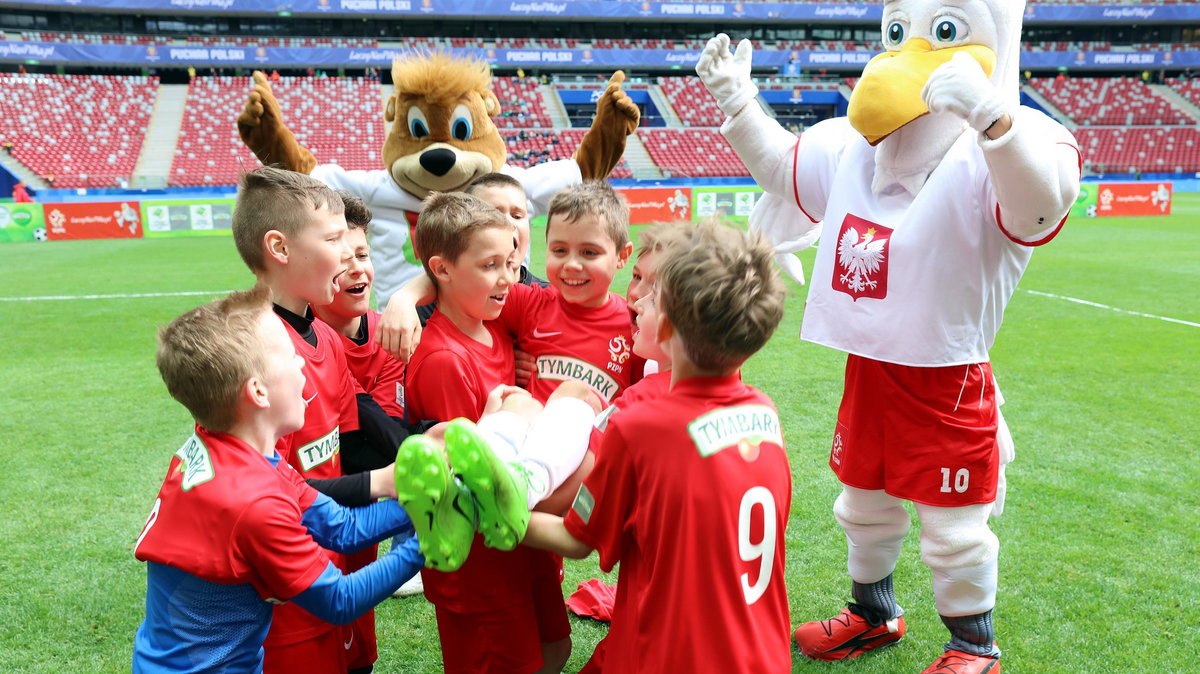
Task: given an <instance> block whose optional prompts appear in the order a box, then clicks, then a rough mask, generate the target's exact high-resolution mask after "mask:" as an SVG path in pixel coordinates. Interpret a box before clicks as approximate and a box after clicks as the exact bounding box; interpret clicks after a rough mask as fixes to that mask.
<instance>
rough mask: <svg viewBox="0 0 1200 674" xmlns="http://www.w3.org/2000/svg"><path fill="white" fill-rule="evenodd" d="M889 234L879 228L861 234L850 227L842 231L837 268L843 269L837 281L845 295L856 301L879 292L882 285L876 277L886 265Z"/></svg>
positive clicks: (847, 226)
mask: <svg viewBox="0 0 1200 674" xmlns="http://www.w3.org/2000/svg"><path fill="white" fill-rule="evenodd" d="M884 229H886V228H884ZM889 233H890V231H887V232H882V233H881V232H880V230H879V228H876V227H867V228H866V231H865V232H863V233H862V234H859V232H858V229H856V228H855V227H853V226H851V225H849V224H847V225H846V226H845V227H844V228H843V230H842V236H841V238H840V239H839V240H838V248H837V261H838V267H840V269H841V273H840V275H839V276H838V281H839V282H840V283H841V284H842V285H843V286H845V288H844V292H847V293H848V294H850V295H852V296H854V298H855V299H858V297H860V296H864V295H867V296H870V295H873V293H872V291H875V290H877V289H879V288H878V286H879V282H878V281H877V280H876V279H875V278H874V277H875V275H876V274H877V273H878V272H879V269H880V267H882V266H883V264H884V262H885V259H884V256H885V255H886V246H887V241H888V239H887V234H889Z"/></svg>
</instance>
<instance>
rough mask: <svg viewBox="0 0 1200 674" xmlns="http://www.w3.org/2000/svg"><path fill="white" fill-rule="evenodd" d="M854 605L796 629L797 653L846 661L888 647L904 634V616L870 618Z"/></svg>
mask: <svg viewBox="0 0 1200 674" xmlns="http://www.w3.org/2000/svg"><path fill="white" fill-rule="evenodd" d="M864 613H866V611H864V610H863V609H862V608H860V607H859V606H858V605H857V604H850V605H849V606H848V607H847V608H844V609H842V612H841V614H839V615H836V616H834V617H832V618H829V619H828V620H814V621H813V622H808V623H804V624H802V625H800V626H799V627H797V628H796V634H795V639H796V644H797V645H799V646H800V652H801V653H803V654H804V655H806V656H808V657H810V658H813V659H814V660H826V661H829V660H849V659H850V658H857V657H858V656H860V655H862V654H863V653H866V652H867V651H873V650H875V649H876V648H883V647H884V646H891V645H892V644H894V643H896V642H897V641H899V640H900V637H902V636H904V616H898V617H895V618H892V619H891V620H872V619H870V618H869V617H868V616H866V615H864Z"/></svg>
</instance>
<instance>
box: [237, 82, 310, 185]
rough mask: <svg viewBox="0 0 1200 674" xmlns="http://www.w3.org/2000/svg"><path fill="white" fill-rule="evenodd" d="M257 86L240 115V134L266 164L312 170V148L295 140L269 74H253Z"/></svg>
mask: <svg viewBox="0 0 1200 674" xmlns="http://www.w3.org/2000/svg"><path fill="white" fill-rule="evenodd" d="M253 81H254V88H253V89H251V91H250V96H249V97H248V98H247V99H246V107H245V108H244V109H243V110H242V113H241V114H240V115H238V118H237V126H238V134H240V135H241V137H242V142H243V143H245V144H246V146H247V147H249V148H250V149H251V150H252V151H253V152H254V156H256V157H258V160H259V161H261V162H262V163H263V164H264V165H268V166H269V165H271V164H278V165H280V166H282V167H283V168H286V169H289V170H292V171H296V172H299V173H309V172H311V171H312V170H313V168H314V167H315V166H316V165H317V160H316V158H315V157H313V154H312V152H309V151H308V150H307V149H306V148H304V147H302V146H301V145H300V143H299V142H297V141H296V136H295V135H294V134H292V132H291V130H290V129H288V128H287V124H285V123H284V121H283V114H282V113H281V112H280V110H279V101H277V100H275V94H274V93H273V92H272V91H271V83H270V82H269V81H267V76H266V75H264V74H263V73H261V72H259V71H255V72H254V75H253Z"/></svg>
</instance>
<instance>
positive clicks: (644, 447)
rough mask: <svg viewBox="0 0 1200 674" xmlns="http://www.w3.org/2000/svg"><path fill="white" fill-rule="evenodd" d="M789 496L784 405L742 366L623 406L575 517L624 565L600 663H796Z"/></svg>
mask: <svg viewBox="0 0 1200 674" xmlns="http://www.w3.org/2000/svg"><path fill="white" fill-rule="evenodd" d="M791 495H792V479H791V472H790V470H789V468H788V461H787V454H786V452H785V451H784V445H783V437H782V435H781V432H780V429H779V417H778V415H777V414H776V411H775V406H774V404H772V402H771V400H770V399H769V398H767V396H766V395H764V394H762V393H761V392H759V391H758V390H756V389H754V388H752V387H750V386H747V385H746V384H744V383H742V381H741V378H740V376H739V375H736V374H735V375H731V376H728V377H722V378H715V379H714V378H692V379H684V380H681V381H678V382H676V383H675V385H674V387H673V388H672V389H671V394H670V395H668V396H663V397H660V398H658V399H656V400H648V401H644V402H642V403H640V404H637V405H634V406H631V407H630V408H628V409H624V410H622V411H621V412H620V413H619V414H615V415H614V416H613V417H612V419H611V420H610V421H609V425H608V430H607V431H606V432H605V434H604V444H603V447H602V450H601V452H600V455H599V457H598V458H597V461H596V467H595V470H593V472H592V473H591V475H589V476H588V477H587V479H586V480H584V484H583V487H582V488H581V489H580V492H579V495H578V496H577V497H576V499H575V503H574V505H573V506H572V508H571V511H570V512H568V513H567V517H566V527H567V530H568V531H569V532H570V533H571V535H572V536H574V537H575V538H577V539H579V540H580V541H583V542H584V543H586V544H588V545H590V546H592V547H594V548H595V549H596V551H597V552H598V553H599V554H600V568H602V569H604V570H605V571H608V570H611V569H612V568H613V566H614V565H616V564H617V563H618V562H620V564H621V567H620V576H619V579H618V583H617V598H616V603H615V606H614V609H613V620H612V628H611V630H610V632H609V637H608V639H607V640H606V643H607V644H608V650H607V653H606V655H605V661H604V667H605V670H606V671H608V670H611V671H614V672H700V671H704V672H754V673H761V672H789V671H791V645H790V641H789V639H790V636H791V633H790V629H789V616H788V600H787V589H786V586H785V584H784V577H783V573H784V554H785V529H786V527H787V519H788V512H789V510H790V508H791Z"/></svg>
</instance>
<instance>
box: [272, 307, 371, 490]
mask: <svg viewBox="0 0 1200 674" xmlns="http://www.w3.org/2000/svg"><path fill="white" fill-rule="evenodd" d="M279 320H281V321H283V324H284V326H285V327H287V331H288V336H290V337H291V338H292V344H293V345H295V347H296V353H298V354H300V357H301V358H303V359H304V399H305V400H306V401H307V402H308V407H307V408H306V409H305V410H304V427H303V428H301V429H300V430H298V431H295V432H293V433H289V434H287V435H285V436H284V437H283V438H282V439H280V441H279V444H278V445H277V446H276V449H277V450H278V451H279V454H280V455H281V456H282V457H283V458H284V459H285V460H286V461H287V462H288V463H290V464H292V466H293V467H294V468H295V469H296V470H298V471H300V474H301V475H303V476H304V477H306V478H308V477H316V478H330V477H341V476H342V461H341V440H340V436H341V434H342V433H344V432H346V431H356V430H358V400H357V399H356V398H355V393H356V389H355V384H354V379H353V378H352V377H351V376H350V368H349V366H348V365H347V364H346V353H345V351H344V350H343V349H342V336H341V334H340V333H339V332H338V331H336V330H334V329H333V328H331V327H329V325H328V324H326V323H324V322H322V321H318V320H314V321H313V323H312V327H313V330H315V331H316V333H317V345H316V346H313V345H311V344H309V343H308V342H306V341H304V338H303V337H301V336H300V334H299V333H297V332H296V330H295V328H293V327H292V326H291V325H290V324H289V323H288V322H287V321H285V320H283V319H282V318H280V319H279Z"/></svg>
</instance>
